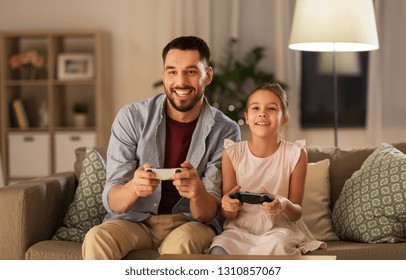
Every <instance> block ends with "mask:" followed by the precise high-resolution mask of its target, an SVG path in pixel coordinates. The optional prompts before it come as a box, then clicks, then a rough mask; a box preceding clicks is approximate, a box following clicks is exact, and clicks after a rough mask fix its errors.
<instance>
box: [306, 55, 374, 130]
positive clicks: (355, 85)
mask: <svg viewBox="0 0 406 280" xmlns="http://www.w3.org/2000/svg"><path fill="white" fill-rule="evenodd" d="M332 65H333V53H327V52H325V53H324V52H323V53H319V52H302V77H301V79H302V87H301V125H302V127H303V128H321V127H332V126H333V125H334V96H333V95H334V94H333V92H334V76H333V66H332ZM336 69H337V92H338V125H339V127H365V124H366V110H367V108H366V104H367V77H368V75H367V70H368V52H356V53H355V52H337V53H336Z"/></svg>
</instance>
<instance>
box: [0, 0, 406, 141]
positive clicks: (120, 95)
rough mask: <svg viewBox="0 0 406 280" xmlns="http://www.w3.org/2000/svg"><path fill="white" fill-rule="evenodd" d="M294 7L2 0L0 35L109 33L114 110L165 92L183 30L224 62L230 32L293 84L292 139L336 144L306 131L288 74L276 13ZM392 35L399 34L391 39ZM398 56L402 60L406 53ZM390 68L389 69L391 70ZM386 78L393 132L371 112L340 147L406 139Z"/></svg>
mask: <svg viewBox="0 0 406 280" xmlns="http://www.w3.org/2000/svg"><path fill="white" fill-rule="evenodd" d="M376 2H381V3H383V1H376ZM386 2H391V3H393V2H396V1H386ZM397 2H398V3H399V0H397ZM293 4H294V0H290V1H286V0H274V1H269V0H250V1H247V0H222V1H215V0H207V1H202V0H193V1H192V0H189V1H184V0H170V1H169V0H115V1H111V0H69V1H65V0H35V1H31V0H0V30H10V29H13V30H15V29H48V28H57V29H65V28H67V29H70V28H98V29H104V30H106V31H108V32H110V34H111V37H112V51H113V59H112V60H113V66H112V75H113V77H112V80H113V92H112V94H113V113H116V112H117V111H118V109H119V108H120V107H121V106H122V105H124V104H126V103H130V102H134V101H138V100H141V99H144V98H146V97H149V96H151V95H153V94H154V93H155V92H156V91H157V90H158V89H154V88H153V87H152V84H153V83H154V82H156V81H157V80H159V79H160V71H161V63H162V62H161V50H162V48H163V46H164V44H165V43H166V42H167V41H169V40H170V39H171V38H173V36H177V35H179V34H181V33H185V34H186V33H189V34H190V33H194V34H196V35H198V36H202V37H203V38H205V39H206V40H207V41H208V43H209V44H210V45H211V48H212V52H213V58H214V59H218V58H220V57H221V56H222V53H223V50H224V47H225V42H226V40H227V39H228V38H227V37H226V36H224V34H229V35H233V34H236V35H238V36H239V38H240V40H241V52H243V51H244V50H246V49H248V48H250V47H252V46H254V45H264V46H266V47H267V51H268V52H267V57H266V59H265V60H264V62H263V65H262V67H265V68H266V69H268V70H269V71H274V72H275V73H276V76H277V78H278V79H281V80H283V81H287V82H288V84H289V86H290V87H291V90H292V92H293V94H292V98H291V100H290V103H291V107H290V111H291V116H292V119H291V122H290V124H289V130H288V131H287V132H286V133H285V134H286V135H285V136H286V138H287V139H288V140H294V139H298V138H305V139H307V143H308V144H310V145H333V130H332V129H324V130H301V129H300V126H299V121H298V116H299V114H298V110H299V98H298V95H297V92H298V85H297V84H296V80H297V77H292V76H291V74H287V73H289V72H288V71H287V70H286V69H285V65H286V67H293V66H294V65H297V58H298V57H299V54H298V53H295V54H293V51H291V50H289V49H288V48H287V42H288V38H289V32H288V30H289V26H290V22H291V18H292V13H282V14H281V13H279V14H278V13H271V12H272V11H273V10H275V9H282V10H283V9H285V10H291V9H289V8H290V7H292V8H293ZM185 6H186V7H185ZM398 10H399V11H400V10H401V9H398ZM182 11H183V12H182ZM275 14H276V15H275ZM271 15H272V16H271ZM192 17H198V18H197V19H196V18H192ZM185 22H186V23H189V22H190V25H188V24H185ZM387 31H388V30H386V31H385V32H387ZM391 34H392V33H391ZM380 35H382V34H380ZM390 36H392V37H393V36H394V35H389V34H387V35H385V37H384V38H388V39H390ZM281 40H282V41H281ZM381 41H382V39H381ZM381 45H384V44H382V42H381ZM378 52H379V51H378ZM397 54H401V55H403V51H398V52H397ZM396 59H397V58H395V60H396ZM392 60H393V58H392ZM392 60H391V61H392ZM404 60H405V58H403V61H404ZM276 65H278V67H276ZM403 65H404V64H403ZM385 69H388V71H390V67H386V68H385ZM397 69H402V68H399V67H398V68H397ZM290 73H291V72H290ZM385 77H387V78H386V80H384V81H383V82H385V81H387V82H388V83H391V85H392V87H390V89H393V90H396V92H394V93H393V94H391V95H390V96H391V98H390V99H388V98H382V100H383V102H382V104H383V105H381V104H379V105H376V104H375V106H382V108H381V107H376V108H375V107H373V110H376V109H377V108H378V109H380V110H385V111H384V112H383V114H384V116H383V119H384V121H385V123H390V127H388V129H386V128H385V127H379V128H378V129H375V128H376V127H377V125H379V122H380V121H374V120H372V119H371V114H373V113H374V112H371V111H369V113H368V114H369V115H368V116H369V119H370V120H369V127H368V128H366V129H361V130H359V129H358V130H353V129H340V130H339V145H340V146H342V147H352V146H363V145H364V144H367V145H375V144H377V143H379V142H381V141H388V142H396V141H401V140H406V128H405V125H404V123H405V122H404V121H405V120H406V118H405V117H404V116H403V113H402V112H403V110H402V108H400V107H403V106H404V104H406V94H404V93H403V83H401V80H399V79H398V80H397V81H395V82H394V81H393V80H394V79H395V78H394V77H392V78H391V79H389V78H388V77H390V76H389V75H386V76H385ZM399 85H401V88H399ZM383 88H385V85H383ZM382 92H383V90H382ZM295 93H296V95H295ZM378 103H379V102H378ZM400 104H402V106H401V105H400ZM394 109H395V111H394ZM386 112H387V113H386ZM372 116H373V115H372ZM376 131H379V132H376Z"/></svg>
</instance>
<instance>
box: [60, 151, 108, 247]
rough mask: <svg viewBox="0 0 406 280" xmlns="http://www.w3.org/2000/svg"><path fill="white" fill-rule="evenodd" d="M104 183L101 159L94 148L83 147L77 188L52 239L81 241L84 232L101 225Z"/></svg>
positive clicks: (104, 174)
mask: <svg viewBox="0 0 406 280" xmlns="http://www.w3.org/2000/svg"><path fill="white" fill-rule="evenodd" d="M105 182H106V171H105V164H104V160H103V159H102V158H101V156H100V155H99V153H98V152H97V151H96V149H95V148H93V147H90V148H87V149H86V153H85V157H84V160H83V164H82V171H81V173H80V178H79V185H78V188H77V189H76V193H75V197H74V199H73V202H72V203H71V204H70V206H69V209H68V212H67V213H66V216H65V218H64V226H62V227H60V228H59V229H58V230H57V232H56V233H55V235H54V236H53V238H52V239H54V240H67V241H79V242H82V241H83V240H84V237H85V235H86V233H87V231H88V230H89V229H90V228H92V227H93V226H95V225H98V224H100V223H101V222H102V220H103V218H104V216H105V215H106V213H107V212H106V210H105V208H104V206H103V203H102V192H103V188H104V184H105Z"/></svg>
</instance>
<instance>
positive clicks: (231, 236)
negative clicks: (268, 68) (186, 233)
mask: <svg viewBox="0 0 406 280" xmlns="http://www.w3.org/2000/svg"><path fill="white" fill-rule="evenodd" d="M288 119H289V113H288V101H287V96H286V93H285V91H284V90H283V89H282V88H281V87H280V86H279V85H278V84H262V85H260V86H259V87H258V88H256V89H255V90H254V91H253V92H252V93H251V94H250V96H249V98H248V100H247V105H246V111H245V121H246V123H247V124H248V126H249V128H250V131H251V139H250V140H248V141H242V142H238V143H234V142H232V141H231V140H226V141H225V144H224V146H225V150H224V152H223V159H222V166H223V167H222V168H223V171H222V172H223V194H224V196H223V198H222V200H221V211H222V214H223V216H224V217H225V218H226V221H225V223H224V231H223V232H222V233H221V234H220V235H218V236H216V237H215V238H214V240H213V243H212V245H211V246H210V249H209V251H210V253H211V254H248V255H300V254H302V253H307V252H309V251H313V250H316V249H318V248H320V247H325V246H326V244H325V243H323V242H320V241H317V240H315V238H314V237H313V235H312V234H311V232H310V231H309V229H308V228H307V227H306V225H305V223H304V222H303V220H302V219H301V216H302V207H301V206H300V205H301V203H302V199H303V194H304V183H305V179H306V171H307V154H306V150H305V149H304V147H303V143H301V142H299V141H298V142H296V143H289V142H286V141H284V140H281V139H280V132H281V129H282V128H283V127H284V126H285V125H286V124H287V122H288ZM237 190H240V191H242V192H243V191H249V192H253V193H254V192H262V193H270V194H272V196H273V197H274V200H273V201H272V202H263V203H262V205H260V204H247V203H243V204H241V203H240V201H239V200H238V199H232V198H230V194H232V193H233V192H235V191H237Z"/></svg>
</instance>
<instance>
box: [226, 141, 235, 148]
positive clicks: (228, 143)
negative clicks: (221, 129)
mask: <svg viewBox="0 0 406 280" xmlns="http://www.w3.org/2000/svg"><path fill="white" fill-rule="evenodd" d="M232 145H234V141H233V140H231V139H224V148H226V149H227V148H228V147H230V146H232Z"/></svg>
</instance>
